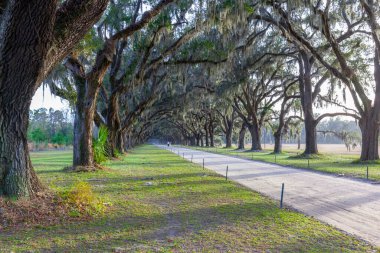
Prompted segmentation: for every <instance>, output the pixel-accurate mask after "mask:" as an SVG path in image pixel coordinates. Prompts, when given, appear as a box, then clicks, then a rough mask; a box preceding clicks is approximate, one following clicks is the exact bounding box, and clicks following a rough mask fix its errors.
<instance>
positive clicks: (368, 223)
mask: <svg viewBox="0 0 380 253" xmlns="http://www.w3.org/2000/svg"><path fill="white" fill-rule="evenodd" d="M159 147H161V148H165V149H168V150H170V151H172V152H173V153H176V154H179V155H180V156H183V155H184V156H185V159H187V160H189V161H191V160H192V162H193V163H196V164H200V165H202V163H203V159H204V163H205V167H206V168H207V169H210V170H213V171H215V172H217V173H218V174H221V175H223V176H224V175H225V174H226V167H227V165H228V170H229V172H228V178H229V179H230V180H234V181H236V182H238V183H240V184H242V185H244V186H246V187H248V188H251V189H253V190H255V191H257V192H260V193H262V194H264V195H266V196H269V197H271V198H273V199H277V200H279V199H280V195H281V185H282V183H284V184H285V191H284V205H286V206H289V207H292V208H294V209H296V210H299V211H300V212H302V213H304V214H306V215H309V216H313V217H314V218H316V219H318V220H321V221H323V222H326V223H328V224H330V225H333V226H335V227H337V228H339V229H341V230H343V231H346V232H347V233H349V234H353V235H355V236H357V237H359V238H362V239H364V240H366V241H368V242H370V243H372V244H374V245H376V246H380V185H379V184H371V183H367V182H362V181H358V180H354V179H349V178H341V177H337V176H334V175H326V174H321V173H317V172H311V171H309V170H302V169H294V168H289V167H284V166H280V165H275V164H268V163H263V162H257V161H249V160H246V159H240V158H235V157H230V156H226V155H219V154H213V153H208V152H203V151H197V150H192V149H187V148H180V147H167V146H159Z"/></svg>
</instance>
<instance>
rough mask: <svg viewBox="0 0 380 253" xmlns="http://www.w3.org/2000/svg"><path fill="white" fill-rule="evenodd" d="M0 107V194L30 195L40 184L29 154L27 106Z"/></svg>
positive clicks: (37, 189) (39, 187) (40, 187)
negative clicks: (0, 112) (0, 108)
mask: <svg viewBox="0 0 380 253" xmlns="http://www.w3.org/2000/svg"><path fill="white" fill-rule="evenodd" d="M11 107H12V106H11ZM28 108H29V105H28ZM2 111H3V113H2V114H0V175H1V177H0V195H7V196H17V197H21V196H24V197H29V196H33V195H34V194H35V193H36V192H37V191H39V190H40V189H42V186H41V183H40V182H39V180H38V178H37V176H36V174H35V172H34V170H33V168H32V164H31V162H30V158H29V149H28V141H27V129H28V116H29V110H28V109H26V108H24V109H22V108H17V109H15V108H9V107H2Z"/></svg>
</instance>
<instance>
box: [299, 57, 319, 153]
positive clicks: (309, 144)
mask: <svg viewBox="0 0 380 253" xmlns="http://www.w3.org/2000/svg"><path fill="white" fill-rule="evenodd" d="M301 60H302V61H301V63H300V64H301V67H300V75H301V76H300V82H299V87H300V94H301V104H302V110H303V113H304V117H305V135H306V143H305V151H304V154H305V155H312V154H318V148H317V123H316V122H315V119H314V113H313V91H312V81H311V68H312V64H313V60H312V58H310V57H309V55H308V54H307V53H306V52H303V51H301Z"/></svg>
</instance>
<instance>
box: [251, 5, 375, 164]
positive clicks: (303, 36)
mask: <svg viewBox="0 0 380 253" xmlns="http://www.w3.org/2000/svg"><path fill="white" fill-rule="evenodd" d="M378 9H379V3H378V2H375V1H366V0H361V1H344V0H342V1H336V2H335V1H334V2H332V1H326V2H322V1H310V2H308V3H306V4H305V3H303V2H302V3H301V2H297V4H293V5H291V4H290V3H289V2H282V1H273V2H272V3H271V4H270V7H267V8H265V7H263V8H262V9H261V10H260V13H259V14H258V15H257V18H259V19H261V20H265V21H266V22H268V23H271V24H273V25H274V26H276V27H278V28H279V30H280V31H281V33H282V35H283V36H284V37H286V38H287V39H288V40H289V41H290V42H291V43H293V44H295V45H297V46H299V47H300V49H302V51H303V52H304V54H305V56H306V57H307V59H306V57H304V56H302V57H303V58H305V59H306V60H307V61H305V60H303V62H304V63H307V62H308V61H309V62H310V60H311V59H315V60H313V61H318V62H319V63H320V64H321V65H323V66H324V67H325V69H326V70H328V71H329V72H330V73H331V75H333V76H334V77H336V78H338V79H339V80H340V81H341V82H342V83H343V84H344V85H345V86H346V88H347V89H348V91H349V93H350V94H351V97H352V100H353V103H354V106H355V110H356V113H350V114H351V116H352V117H354V118H357V119H359V125H360V128H361V131H362V152H361V156H360V159H361V160H362V161H367V160H374V159H378V158H379V153H378V137H379V123H378V122H379V117H380V102H379V101H380V93H379V90H380V89H379V85H380V81H379V80H380V78H379V74H378V73H380V67H379V66H380V64H379V49H380V43H379V37H378V36H379V35H378V32H377V31H378V27H379V23H378V11H377V10H378ZM299 14H301V15H299ZM310 35H312V36H313V37H314V39H313V41H311V40H310ZM366 41H369V42H366ZM360 45H366V46H362V47H361V46H360ZM371 51H372V52H371ZM363 58H364V59H363ZM370 61H372V64H373V66H374V68H373V69H374V70H373V76H372V78H371V80H369V82H372V83H373V90H374V98H373V99H371V94H370V93H369V92H368V91H367V90H368V88H370V85H369V82H368V81H367V78H368V77H369V76H368V75H367V73H368V72H369V71H371V69H370V65H371V63H370ZM360 63H362V64H360Z"/></svg>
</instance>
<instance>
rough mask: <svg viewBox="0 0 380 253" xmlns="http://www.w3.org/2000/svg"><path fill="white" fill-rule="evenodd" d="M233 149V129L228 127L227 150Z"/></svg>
mask: <svg viewBox="0 0 380 253" xmlns="http://www.w3.org/2000/svg"><path fill="white" fill-rule="evenodd" d="M231 147H232V127H228V128H227V131H226V148H231Z"/></svg>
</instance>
